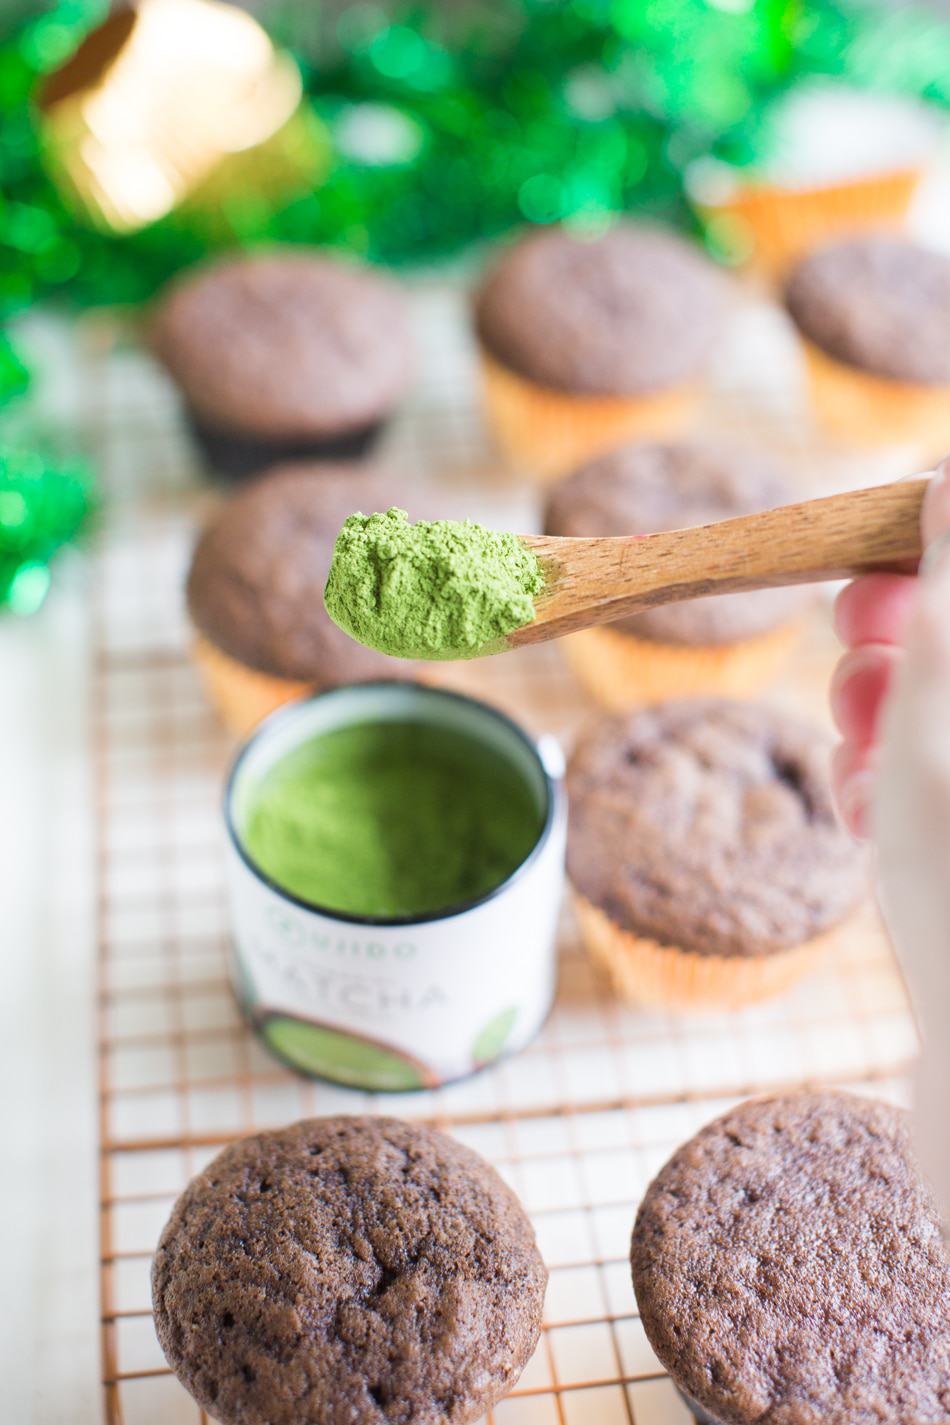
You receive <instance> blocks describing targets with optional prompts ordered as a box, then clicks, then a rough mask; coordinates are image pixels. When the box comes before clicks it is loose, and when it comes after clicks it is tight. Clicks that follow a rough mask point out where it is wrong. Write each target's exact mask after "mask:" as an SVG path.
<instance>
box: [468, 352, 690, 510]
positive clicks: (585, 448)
mask: <svg viewBox="0 0 950 1425" xmlns="http://www.w3.org/2000/svg"><path fill="white" fill-rule="evenodd" d="M481 365H482V390H483V394H484V400H485V406H486V409H487V412H488V418H489V423H490V424H491V426H492V429H493V430H494V432H495V435H496V438H497V440H498V443H499V445H500V446H501V448H502V450H503V451H504V454H505V456H506V458H507V459H508V461H509V463H510V464H511V465H513V466H514V467H515V468H517V469H519V470H524V471H526V472H528V473H530V474H533V475H534V476H535V477H536V478H537V479H539V480H541V481H542V482H545V483H547V482H550V481H553V480H557V479H559V478H560V477H561V476H562V475H567V474H568V473H569V472H570V471H571V470H573V469H575V468H576V467H577V466H578V465H582V464H584V462H585V461H587V460H590V459H592V458H593V457H594V456H596V455H601V454H603V453H604V452H605V451H608V450H610V449H612V448H613V447H614V446H615V445H620V444H622V443H623V442H624V441H626V440H630V439H634V438H636V437H638V436H643V437H646V436H664V435H673V434H676V433H677V432H679V431H681V430H682V429H683V428H684V427H685V426H686V425H688V424H689V423H690V421H691V420H692V418H693V417H694V415H695V414H696V411H697V410H698V407H699V403H700V400H701V389H700V387H699V386H697V385H690V386H682V387H673V388H671V389H669V390H666V391H659V392H654V393H650V394H647V395H643V396H574V395H571V394H570V393H569V392H566V391H555V390H552V389H551V388H549V387H546V386H539V385H536V384H535V383H534V382H532V381H528V380H525V378H524V377H522V376H519V375H517V374H516V373H515V372H513V371H510V370H509V369H508V368H507V367H505V366H502V365H500V364H499V363H498V362H497V361H495V360H493V358H492V357H490V356H488V355H487V354H486V353H485V352H484V351H483V352H482V353H481Z"/></svg>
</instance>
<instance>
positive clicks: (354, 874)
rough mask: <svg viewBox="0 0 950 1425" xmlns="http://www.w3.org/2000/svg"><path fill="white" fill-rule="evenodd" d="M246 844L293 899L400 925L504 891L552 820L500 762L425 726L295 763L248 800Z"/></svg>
mask: <svg viewBox="0 0 950 1425" xmlns="http://www.w3.org/2000/svg"><path fill="white" fill-rule="evenodd" d="M239 823H240V830H241V840H242V843H243V845H244V848H245V850H246V851H247V853H248V855H249V856H250V858H251V860H252V861H254V862H255V864H256V865H257V866H259V867H260V869H261V870H262V871H264V872H265V874H266V875H267V876H269V877H270V879H271V880H272V881H275V882H276V883H277V885H279V886H281V887H282V888H283V889H285V890H287V891H290V892H292V893H293V894H294V895H296V896H299V897H300V898H301V899H303V900H306V901H311V902H313V903H314V904H315V905H317V906H322V907H324V908H325V909H327V910H335V911H342V912H345V913H346V914H349V915H368V916H379V917H385V918H389V917H399V916H413V915H425V914H428V913H430V912H433V911H439V910H446V909H448V908H450V907H452V906H458V905H460V904H462V903H464V902H465V901H468V900H471V899H473V898H475V897H477V896H480V895H483V894H484V893H485V892H486V891H490V890H492V889H494V887H495V886H497V885H500V884H501V882H502V881H504V880H505V879H506V878H507V877H508V876H509V875H510V874H511V873H512V871H514V870H515V869H516V868H517V867H518V866H519V865H520V864H521V862H522V861H523V860H524V859H525V857H526V856H527V855H528V853H529V852H530V851H531V849H532V847H533V846H534V844H535V842H536V841H537V839H538V836H539V834H540V831H541V823H542V814H541V810H540V808H539V807H538V805H537V803H536V800H535V798H534V797H533V795H532V793H531V790H530V788H529V787H528V786H527V785H526V783H525V782H524V780H523V779H522V778H521V777H519V775H518V774H517V773H516V772H515V771H514V770H513V768H512V767H511V765H510V763H509V762H508V761H507V760H506V759H505V758H504V757H503V756H501V755H500V754H499V753H496V752H494V751H493V750H491V749H490V748H487V747H484V746H483V745H482V744H481V743H479V742H476V741H474V740H473V739H471V738H469V737H466V736H464V735H462V734H460V733H457V732H454V731H452V730H450V729H446V728H439V727H434V726H431V725H428V724H423V723H414V722H377V723H366V724H361V725H357V726H353V727H345V728H339V729H337V730H336V731H333V732H328V733H325V734H323V735H322V736H319V737H316V738H314V739H313V740H312V741H311V742H308V743H305V744H304V745H303V746H301V747H298V748H296V749H295V750H294V751H292V752H289V753H287V754H286V755H285V756H284V757H283V758H281V759H280V761H278V762H277V763H276V764H275V765H274V766H273V767H272V768H271V769H270V770H269V771H268V772H267V774H266V775H265V776H264V777H262V779H261V781H260V782H259V783H258V784H257V786H255V787H254V788H253V789H251V791H250V792H249V793H248V794H246V796H245V798H244V806H243V807H242V808H241V809H240V811H239Z"/></svg>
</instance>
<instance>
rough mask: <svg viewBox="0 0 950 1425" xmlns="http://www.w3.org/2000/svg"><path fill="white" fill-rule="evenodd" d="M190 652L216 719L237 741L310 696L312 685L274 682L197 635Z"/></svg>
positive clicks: (286, 681)
mask: <svg viewBox="0 0 950 1425" xmlns="http://www.w3.org/2000/svg"><path fill="white" fill-rule="evenodd" d="M191 652H192V657H193V658H194V661H195V664H196V665H197V668H198V671H199V672H200V674H201V679H202V682H203V683H204V685H205V689H206V691H207V693H208V697H209V698H210V700H211V702H212V703H213V704H214V707H215V709H216V711H217V713H218V716H219V717H220V718H221V721H222V722H223V723H224V725H225V727H227V728H228V730H229V731H230V732H233V733H235V734H236V735H237V736H238V737H244V736H246V735H247V733H249V732H251V731H253V729H254V728H255V727H256V726H257V724H258V723H259V722H263V720H264V718H265V717H267V716H269V714H270V713H272V712H276V710H277V709H278V708H279V707H283V705H284V703H289V702H293V700H294V699H295V698H301V697H304V696H306V694H307V693H311V692H313V684H312V683H298V682H295V681H294V680H293V679H291V678H277V677H274V676H273V675H272V674H270V673H260V672H258V670H257V669H256V668H249V667H248V666H247V664H245V663H239V662H238V660H237V659H236V658H231V657H229V656H228V654H227V653H222V652H221V650H220V648H216V647H215V645H214V644H213V643H209V642H208V640H207V639H206V638H202V637H201V635H200V634H198V635H196V636H195V638H194V641H193V643H192V649H191Z"/></svg>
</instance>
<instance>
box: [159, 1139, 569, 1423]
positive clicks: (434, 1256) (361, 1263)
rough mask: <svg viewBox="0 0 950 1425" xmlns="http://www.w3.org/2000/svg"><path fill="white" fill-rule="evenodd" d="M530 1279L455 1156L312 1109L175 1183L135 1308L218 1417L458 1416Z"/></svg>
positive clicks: (499, 1219)
mask: <svg viewBox="0 0 950 1425" xmlns="http://www.w3.org/2000/svg"><path fill="white" fill-rule="evenodd" d="M546 1280H547V1272H546V1271H545V1268H544V1265H543V1263H542V1261H541V1258H540V1255H539V1254H538V1249H537V1247H536V1245H535V1240H534V1232H533V1230H532V1228H531V1224H530V1222H529V1221H528V1218H527V1215H526V1214H525V1212H524V1209H523V1208H522V1206H521V1204H520V1203H519V1202H518V1199H517V1198H516V1197H515V1195H514V1193H513V1192H512V1191H511V1190H510V1189H509V1188H508V1187H507V1186H506V1185H505V1184H504V1183H503V1182H502V1180H501V1179H500V1178H499V1177H498V1175H497V1173H496V1172H495V1171H494V1169H493V1168H491V1167H490V1166H489V1165H488V1164H487V1163H486V1162H484V1160H483V1159H481V1158H480V1157H479V1156H478V1155H477V1154H476V1153H473V1152H472V1151H471V1149H469V1148H465V1147H463V1146H462V1145H461V1144H460V1143H457V1142H455V1141H454V1140H453V1139H451V1138H449V1137H447V1136H446V1135H445V1134H443V1133H440V1132H438V1131H437V1130H436V1129H434V1128H426V1127H424V1126H422V1125H421V1124H413V1125H410V1124H407V1123H401V1122H399V1121H398V1120H397V1119H392V1118H315V1119H310V1120H308V1121H305V1122H302V1123H296V1124H293V1125H292V1126H291V1127H289V1128H284V1129H281V1130H279V1131H278V1132H273V1133H262V1134H260V1135H259V1136H257V1137H253V1138H245V1139H244V1140H243V1141H242V1142H239V1143H235V1144H233V1145H232V1146H231V1147H229V1148H226V1149H225V1150H224V1152H223V1153H220V1154H219V1155H218V1157H217V1158H215V1159H214V1160H213V1162H211V1163H209V1164H208V1166H207V1167H206V1168H205V1170H204V1171H203V1172H202V1173H199V1175H198V1176H197V1177H196V1178H194V1179H193V1180H192V1182H191V1183H190V1184H189V1186H188V1187H187V1188H186V1189H185V1191H184V1192H183V1193H182V1195H181V1197H180V1198H179V1199H178V1202H177V1203H176V1205H175V1207H174V1208H173V1210H172V1214H171V1217H170V1218H169V1221H168V1223H167V1225H166V1227H165V1230H164V1231H163V1233H162V1236H161V1240H160V1241H159V1244H158V1250H157V1252H156V1254H155V1259H154V1262H153V1264H152V1302H153V1309H154V1315H155V1327H156V1330H157V1332H158V1338H159V1341H160V1342H161V1345H162V1349H163V1350H164V1352H165V1355H166V1357H167V1359H168V1363H169V1365H170V1366H171V1368H172V1370H173V1371H174V1372H175V1374H176V1375H177V1376H178V1378H179V1379H180V1380H181V1382H182V1384H183V1385H184V1386H185V1387H186V1389H187V1390H189V1391H190V1392H191V1394H192V1395H193V1396H194V1398H195V1399H196V1400H197V1402H198V1404H199V1405H200V1406H201V1407H202V1408H203V1409H204V1410H207V1411H208V1412H209V1414H211V1415H213V1416H214V1418H215V1420H218V1421H220V1422H221V1425H380V1422H386V1421H391V1422H394V1425H395V1422H397V1421H398V1422H403V1421H409V1420H412V1421H413V1422H416V1425H436V1422H439V1425H441V1422H443V1421H445V1422H448V1425H466V1422H467V1421H470V1420H475V1419H477V1418H478V1417H479V1416H481V1415H482V1414H483V1412H484V1411H485V1410H487V1409H488V1408H490V1407H491V1406H492V1405H493V1404H494V1403H495V1402H496V1401H497V1400H499V1399H500V1398H501V1396H502V1395H504V1394H505V1392H506V1391H507V1390H508V1389H509V1388H510V1387H511V1386H512V1385H513V1384H514V1383H515V1381H516V1380H517V1379H518V1376H519V1375H520V1374H521V1371H522V1369H523V1368H524V1366H525V1364H526V1362H527V1361H528V1358H529V1357H530V1355H531V1353H532V1351H533V1350H534V1348H535V1345H536V1344H537V1340H538V1336H539V1333H540V1328H541V1311H542V1305H543V1300H544V1289H545V1283H546Z"/></svg>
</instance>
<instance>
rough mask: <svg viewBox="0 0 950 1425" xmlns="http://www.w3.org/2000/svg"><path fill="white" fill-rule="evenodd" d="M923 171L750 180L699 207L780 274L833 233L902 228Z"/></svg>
mask: <svg viewBox="0 0 950 1425" xmlns="http://www.w3.org/2000/svg"><path fill="white" fill-rule="evenodd" d="M923 172H924V170H923V168H921V167H910V168H900V169H895V170H893V171H892V172H890V173H883V174H874V175H873V176H870V177H867V178H855V179H852V180H851V181H850V182H847V183H837V184H829V185H827V186H826V187H821V188H782V187H778V186H773V185H768V184H763V185H755V186H751V185H750V186H749V187H747V188H742V189H741V190H740V191H739V192H737V193H736V195H735V196H734V197H732V198H728V199H726V200H725V201H724V202H722V203H711V204H701V205H700V211H701V212H702V213H703V215H704V216H705V217H706V218H707V219H712V220H718V221H720V222H722V221H724V222H725V223H726V224H729V225H732V226H733V227H734V228H735V230H736V236H737V237H738V239H739V245H740V247H747V248H748V249H749V251H750V263H751V265H752V266H753V267H755V268H758V269H760V270H762V271H764V272H765V273H766V274H767V275H769V276H771V277H773V278H781V277H782V276H784V274H785V272H786V271H787V270H788V269H789V268H790V267H791V266H792V265H793V264H794V263H795V262H797V261H798V259H799V258H801V257H804V256H805V255H806V253H809V252H811V251H812V250H813V249H814V248H816V247H820V246H822V244H824V243H826V242H830V241H832V240H833V239H835V238H837V237H844V236H846V235H847V234H850V233H863V232H868V231H872V230H874V229H875V228H883V229H891V230H893V229H895V228H901V227H902V226H903V224H904V221H905V219H906V218H907V214H908V211H909V209H910V205H911V203H912V201H913V198H914V194H915V192H916V190H917V186H918V184H919V183H920V180H921V178H922V177H923Z"/></svg>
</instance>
